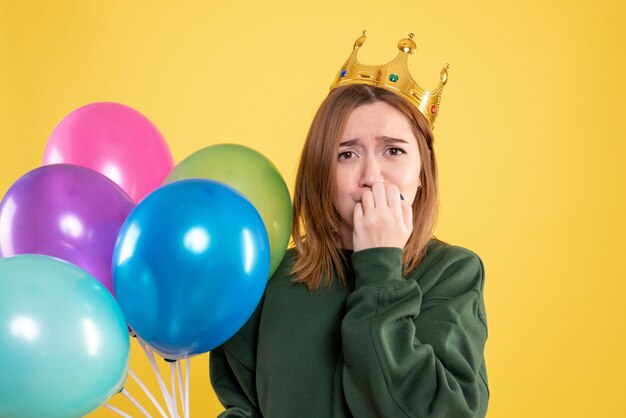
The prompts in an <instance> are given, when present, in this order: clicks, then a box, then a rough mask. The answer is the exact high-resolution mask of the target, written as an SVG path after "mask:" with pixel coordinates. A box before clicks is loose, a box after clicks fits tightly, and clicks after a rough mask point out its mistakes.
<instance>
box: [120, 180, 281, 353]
mask: <svg viewBox="0 0 626 418" xmlns="http://www.w3.org/2000/svg"><path fill="white" fill-rule="evenodd" d="M268 269H269V242H268V240H267V233H266V232H265V227H264V226H263V221H262V220H261V217H260V216H259V214H258V213H257V211H256V210H255V209H254V207H253V206H252V205H251V204H250V202H248V201H247V200H246V199H245V198H244V197H243V196H241V194H240V193H238V192H237V191H235V190H234V189H232V188H230V187H228V186H226V185H224V184H222V183H219V182H216V181H209V180H203V179H191V180H181V181H177V182H174V183H172V184H169V185H167V186H164V187H162V188H160V189H157V190H156V191H154V192H152V193H151V194H149V195H148V196H146V198H145V199H144V200H142V201H141V202H140V203H139V204H138V205H137V206H136V207H135V208H134V209H133V210H132V212H131V213H130V215H128V218H127V219H126V222H125V223H124V225H123V226H122V229H121V231H120V236H119V239H118V241H117V244H116V246H115V251H114V253H113V283H114V286H115V292H116V295H117V300H118V302H119V304H120V307H121V308H122V311H123V312H124V315H125V316H126V319H127V320H128V323H129V324H130V326H131V327H132V329H133V330H134V331H135V332H136V333H137V335H138V336H139V337H141V338H142V339H143V340H144V341H146V342H147V343H148V344H149V345H150V346H152V347H153V348H154V349H155V350H156V351H157V352H158V353H160V354H161V355H162V356H163V357H165V358H169V359H180V358H185V357H187V356H190V355H194V354H200V353H204V352H207V351H209V350H211V349H213V348H214V347H217V346H218V345H220V344H222V343H223V342H225V341H226V340H227V339H229V338H230V337H231V336H232V335H234V334H235V333H236V332H237V331H238V330H239V329H240V328H241V327H242V326H243V324H244V323H245V322H246V321H247V320H248V319H249V317H250V316H251V315H252V313H253V311H254V309H255V308H256V306H257V305H258V303H259V301H260V300H261V296H262V294H263V291H264V289H265V284H266V282H267V272H268Z"/></svg>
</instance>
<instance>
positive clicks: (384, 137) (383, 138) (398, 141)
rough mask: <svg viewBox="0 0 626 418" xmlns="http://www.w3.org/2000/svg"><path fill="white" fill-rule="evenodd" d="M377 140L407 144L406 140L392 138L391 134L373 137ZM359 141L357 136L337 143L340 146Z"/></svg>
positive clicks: (347, 145) (350, 144)
mask: <svg viewBox="0 0 626 418" xmlns="http://www.w3.org/2000/svg"><path fill="white" fill-rule="evenodd" d="M375 139H376V140H377V141H381V142H385V143H387V144H397V143H404V144H408V142H407V141H406V140H404V139H401V138H394V137H391V136H386V135H381V136H377V137H376V138H375ZM358 142H359V138H354V139H349V140H347V141H343V142H341V143H340V144H339V146H340V147H351V146H353V145H355V144H357V143H358Z"/></svg>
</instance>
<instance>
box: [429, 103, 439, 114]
mask: <svg viewBox="0 0 626 418" xmlns="http://www.w3.org/2000/svg"><path fill="white" fill-rule="evenodd" d="M430 113H432V114H433V115H434V114H436V113H437V106H435V105H432V106H431V108H430Z"/></svg>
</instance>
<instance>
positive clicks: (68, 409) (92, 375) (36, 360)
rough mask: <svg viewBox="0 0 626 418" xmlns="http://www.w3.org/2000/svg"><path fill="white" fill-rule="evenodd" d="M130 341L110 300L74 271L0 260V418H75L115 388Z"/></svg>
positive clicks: (47, 260) (33, 259)
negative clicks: (0, 417)
mask: <svg viewBox="0 0 626 418" xmlns="http://www.w3.org/2000/svg"><path fill="white" fill-rule="evenodd" d="M129 350H130V341H129V337H128V332H127V329H126V321H125V320H124V316H123V315H122V312H121V311H120V309H119V306H118V305H117V303H116V302H115V299H114V298H113V296H111V294H110V293H109V292H108V291H107V290H106V289H105V288H104V286H102V284H100V283H99V282H98V281H97V280H96V279H95V278H93V277H91V276H90V275H89V274H88V273H87V272H85V271H84V270H81V269H80V268H78V267H76V266H75V265H73V264H70V263H67V262H65V261H62V260H59V259H56V258H53V257H48V256H43V255H33V254H28V255H18V256H15V257H8V258H3V259H0V370H2V373H0V416H2V417H12V418H22V417H23V418H27V417H28V418H32V417H81V416H83V415H86V414H87V413H89V412H90V411H92V410H94V409H96V408H97V407H99V406H100V405H102V404H103V403H105V402H106V401H107V400H108V399H109V398H110V397H111V396H113V395H115V394H116V393H117V392H119V391H120V389H121V388H122V386H123V384H124V382H125V380H126V373H127V369H128V360H129Z"/></svg>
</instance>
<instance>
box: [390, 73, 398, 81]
mask: <svg viewBox="0 0 626 418" xmlns="http://www.w3.org/2000/svg"><path fill="white" fill-rule="evenodd" d="M399 78H400V77H398V74H396V73H393V74H391V75H390V76H389V80H390V81H391V82H392V83H395V82H396V81H398V79H399Z"/></svg>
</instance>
